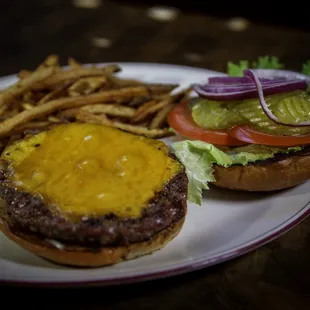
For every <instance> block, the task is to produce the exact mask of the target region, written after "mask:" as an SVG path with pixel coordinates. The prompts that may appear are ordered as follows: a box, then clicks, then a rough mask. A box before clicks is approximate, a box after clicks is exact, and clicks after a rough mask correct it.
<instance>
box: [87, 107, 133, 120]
mask: <svg viewBox="0 0 310 310" xmlns="http://www.w3.org/2000/svg"><path fill="white" fill-rule="evenodd" d="M81 110H84V111H87V112H90V113H94V114H97V113H100V114H101V113H104V114H108V115H111V116H120V117H127V118H129V117H132V116H133V115H134V114H135V111H136V110H135V109H133V108H130V107H126V106H121V105H119V104H93V105H86V106H84V107H82V108H81Z"/></svg>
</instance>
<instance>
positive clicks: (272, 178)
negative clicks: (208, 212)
mask: <svg viewBox="0 0 310 310" xmlns="http://www.w3.org/2000/svg"><path fill="white" fill-rule="evenodd" d="M213 168H214V177H215V180H216V181H215V182H213V183H212V184H213V185H215V186H218V187H222V188H227V189H234V190H243V191H266V192H267V191H276V190H281V189H286V188H290V187H294V186H296V185H299V184H301V183H304V182H306V181H307V180H309V179H310V154H309V155H294V156H290V157H287V158H285V159H282V160H279V161H275V162H267V163H266V164H263V163H261V164H249V165H246V166H242V165H235V166H231V167H229V168H224V167H220V166H214V167H213Z"/></svg>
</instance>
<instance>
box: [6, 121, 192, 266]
mask: <svg viewBox="0 0 310 310" xmlns="http://www.w3.org/2000/svg"><path fill="white" fill-rule="evenodd" d="M0 197H1V200H0V230H1V231H2V232H3V233H4V234H5V235H6V236H7V237H8V238H10V239H11V240H13V241H15V242H16V243H18V244H19V245H21V246H22V247H24V248H25V249H27V250H29V251H31V252H33V253H35V254H37V255H39V256H41V257H44V258H46V259H49V260H51V261H54V262H57V263H61V264H66V265H72V266H84V267H85V266H87V267H96V266H103V265H109V264H115V263H118V262H120V261H121V260H126V259H132V258H135V257H138V256H141V255H144V254H150V253H152V252H154V251H156V250H159V249H161V248H162V247H164V246H165V245H166V244H167V243H168V242H169V241H170V240H172V239H173V238H174V237H175V236H177V234H178V233H179V232H180V230H181V228H182V225H183V223H184V220H185V216H186V211H187V204H186V203H187V176H186V174H185V171H184V167H183V165H182V164H181V163H180V162H179V161H178V160H177V159H176V158H175V157H174V156H173V155H171V154H170V153H169V149H168V148H167V146H166V145H165V144H164V143H163V142H161V141H157V140H152V139H148V138H144V137H141V136H136V135H133V134H129V133H125V132H122V131H120V130H118V129H115V128H112V127H106V126H103V125H95V124H79V123H75V124H74V123H72V124H66V125H59V126H57V127H55V128H53V129H50V130H49V131H46V132H41V133H39V134H37V135H34V136H32V137H30V138H28V139H25V140H20V141H18V142H16V143H14V144H12V145H11V146H9V147H7V148H6V149H5V150H4V151H3V153H2V156H1V165H0Z"/></svg>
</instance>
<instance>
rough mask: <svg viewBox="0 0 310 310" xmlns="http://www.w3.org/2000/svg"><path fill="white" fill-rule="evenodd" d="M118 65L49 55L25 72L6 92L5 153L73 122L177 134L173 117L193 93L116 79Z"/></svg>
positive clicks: (1, 98) (0, 103) (0, 140)
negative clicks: (26, 139)
mask: <svg viewBox="0 0 310 310" xmlns="http://www.w3.org/2000/svg"><path fill="white" fill-rule="evenodd" d="M119 71H121V68H120V67H119V66H118V65H117V64H115V65H106V66H105V67H102V66H100V67H97V66H95V65H92V66H83V65H82V64H80V63H79V62H78V61H76V60H75V59H74V58H72V57H69V58H68V66H67V67H65V68H62V67H60V65H59V56H58V55H54V54H52V55H49V56H48V57H46V58H45V60H44V61H43V62H42V63H41V64H39V65H38V66H37V68H36V69H35V70H34V71H29V70H20V72H19V74H18V77H19V81H18V82H17V83H15V84H13V85H12V86H10V87H7V88H6V89H4V90H3V91H2V92H0V148H1V150H2V149H3V147H5V146H6V145H8V143H13V142H14V141H16V139H20V138H23V137H26V136H31V135H33V134H36V133H39V132H41V131H43V130H49V129H50V128H53V127H54V126H58V125H59V124H62V123H68V122H92V123H99V124H104V125H107V126H112V127H115V128H118V129H120V130H124V131H128V132H131V133H134V134H137V135H144V136H148V137H151V138H161V137H166V136H170V135H173V134H174V133H173V132H172V131H170V130H169V128H168V124H167V118H168V114H169V112H170V110H171V109H172V107H173V106H174V105H175V104H177V103H179V102H181V101H182V100H186V99H187V98H188V96H189V93H190V89H185V90H182V91H179V92H178V93H176V94H173V95H172V94H171V93H172V91H173V90H175V88H176V87H178V86H179V85H177V84H161V83H146V82H143V81H139V80H136V79H131V78H122V77H120V76H115V75H114V74H115V73H117V72H119Z"/></svg>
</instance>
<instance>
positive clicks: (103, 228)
mask: <svg viewBox="0 0 310 310" xmlns="http://www.w3.org/2000/svg"><path fill="white" fill-rule="evenodd" d="M146 182H147V180H146ZM187 182H188V180H187V176H186V173H185V170H184V169H183V170H181V171H180V172H179V173H178V174H176V175H175V176H174V177H173V178H172V179H171V180H170V181H168V183H167V184H166V185H165V186H164V187H163V189H162V190H161V191H159V192H157V193H156V194H155V196H154V197H153V198H152V199H151V200H150V201H149V203H148V205H147V207H145V208H144V209H143V211H142V215H141V216H140V217H139V218H120V217H117V216H115V215H113V214H108V215H105V216H102V217H98V218H89V217H83V218H82V219H80V220H78V221H76V222H75V221H70V220H69V219H67V218H65V217H64V216H62V215H61V214H56V213H55V212H53V211H51V209H50V208H49V207H48V206H47V205H45V204H44V202H43V200H42V198H41V197H40V196H34V195H32V194H30V193H27V192H23V191H20V190H18V189H16V188H14V187H12V186H10V181H9V180H8V179H7V178H6V175H5V172H4V171H0V197H1V198H2V199H3V200H4V201H5V202H6V203H5V209H4V214H3V215H2V216H3V217H6V218H5V219H4V220H6V222H8V224H9V226H10V229H11V230H12V231H13V232H14V233H17V234H18V232H20V233H34V234H36V235H37V236H42V237H43V238H46V239H53V240H56V241H60V242H63V243H65V244H70V245H79V246H85V247H87V246H89V247H92V248H93V247H96V246H98V247H100V246H118V245H127V244H130V243H135V242H141V241H147V240H150V239H151V238H152V237H153V236H154V235H155V234H156V233H158V232H160V231H162V230H164V229H166V228H168V227H169V226H170V225H172V224H173V223H175V222H177V221H179V220H180V219H182V218H183V217H184V216H185V215H186V210H187V209H186V203H187ZM0 215H1V214H0Z"/></svg>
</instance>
